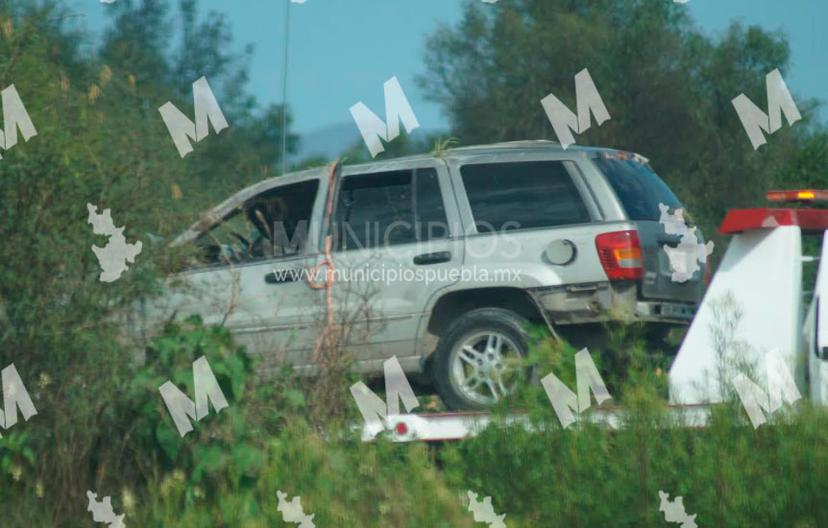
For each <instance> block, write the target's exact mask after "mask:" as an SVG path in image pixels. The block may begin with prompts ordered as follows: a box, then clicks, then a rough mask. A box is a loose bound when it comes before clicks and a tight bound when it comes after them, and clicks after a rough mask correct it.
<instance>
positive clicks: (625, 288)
mask: <svg viewBox="0 0 828 528" xmlns="http://www.w3.org/2000/svg"><path fill="white" fill-rule="evenodd" d="M529 293H530V295H532V297H533V298H534V299H535V302H536V303H537V305H538V306H539V307H540V308H541V309H542V310H543V311H544V312H545V315H546V317H547V318H548V320H549V322H550V323H552V324H556V325H567V324H581V323H596V322H604V321H624V320H628V321H630V322H633V321H643V322H658V323H674V324H679V325H687V324H689V323H690V320H691V319H693V316H694V315H695V313H696V307H697V304H696V303H689V302H675V301H660V300H641V299H640V298H639V293H638V285H637V283H636V282H635V281H619V282H606V281H605V282H596V283H588V284H572V285H566V286H549V287H544V288H535V289H532V290H530V291H529Z"/></svg>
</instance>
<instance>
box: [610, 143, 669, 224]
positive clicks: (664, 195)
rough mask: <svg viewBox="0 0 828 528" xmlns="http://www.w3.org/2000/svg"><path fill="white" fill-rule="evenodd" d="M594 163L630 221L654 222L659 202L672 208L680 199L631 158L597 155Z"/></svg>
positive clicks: (648, 170) (646, 167) (659, 215)
mask: <svg viewBox="0 0 828 528" xmlns="http://www.w3.org/2000/svg"><path fill="white" fill-rule="evenodd" d="M595 164H596V165H598V168H599V169H601V172H603V173H604V175H606V177H607V180H608V181H609V183H610V185H611V186H612V189H613V190H614V191H615V194H617V195H618V199H619V200H621V203H622V204H623V205H624V209H626V211H627V216H629V217H630V220H652V221H655V222H658V220H659V218H661V212H660V211H659V209H658V204H660V203H663V204H666V205H668V206H669V207H670V209H676V208H679V207H681V202H679V199H678V198H676V195H675V194H673V191H671V190H670V188H669V187H667V184H666V183H664V181H662V179H661V178H659V177H658V175H657V174H656V173H655V172H653V171H652V169H650V167H649V166H647V165H645V164H643V163H641V162H639V161H636V160H633V159H618V158H605V157H598V158H596V159H595Z"/></svg>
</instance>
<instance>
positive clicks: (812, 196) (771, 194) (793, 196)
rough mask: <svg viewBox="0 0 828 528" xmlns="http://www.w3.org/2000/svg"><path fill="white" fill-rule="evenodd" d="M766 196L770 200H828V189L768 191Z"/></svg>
mask: <svg viewBox="0 0 828 528" xmlns="http://www.w3.org/2000/svg"><path fill="white" fill-rule="evenodd" d="M765 197H766V198H767V199H768V201H770V202H816V201H826V200H828V191H823V190H817V189H795V190H791V191H768V192H767V194H765Z"/></svg>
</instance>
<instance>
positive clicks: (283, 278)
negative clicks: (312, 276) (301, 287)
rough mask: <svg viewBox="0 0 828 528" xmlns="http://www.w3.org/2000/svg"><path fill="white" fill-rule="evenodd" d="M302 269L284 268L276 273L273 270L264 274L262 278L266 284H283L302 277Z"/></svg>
mask: <svg viewBox="0 0 828 528" xmlns="http://www.w3.org/2000/svg"><path fill="white" fill-rule="evenodd" d="M302 271H303V270H302V269H301V268H294V269H285V270H280V272H279V274H278V275H277V274H276V272H275V271H271V272H270V273H268V274H267V275H265V276H264V280H265V282H266V283H267V284H285V283H288V282H296V281H298V280H299V279H300V278H301V277H302Z"/></svg>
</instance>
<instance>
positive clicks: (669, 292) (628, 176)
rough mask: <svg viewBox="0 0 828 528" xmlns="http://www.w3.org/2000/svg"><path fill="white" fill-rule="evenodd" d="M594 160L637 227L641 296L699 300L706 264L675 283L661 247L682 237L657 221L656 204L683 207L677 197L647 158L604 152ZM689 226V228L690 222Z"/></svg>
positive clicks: (674, 243)
mask: <svg viewBox="0 0 828 528" xmlns="http://www.w3.org/2000/svg"><path fill="white" fill-rule="evenodd" d="M594 161H595V164H596V165H597V166H598V168H599V169H600V170H601V172H602V173H603V174H604V176H605V177H606V178H607V181H608V182H609V184H610V186H611V187H612V189H613V190H614V191H615V194H616V196H617V197H618V199H619V201H620V202H621V205H622V206H623V207H624V210H625V211H626V213H627V217H628V218H629V219H630V220H631V221H632V222H633V223H634V224H635V225H636V228H637V229H638V236H639V239H640V241H641V250H642V253H643V261H644V278H643V280H642V282H641V286H640V293H641V296H642V297H643V298H644V299H658V300H666V301H681V302H694V303H695V302H698V301H699V300H700V299H701V297H702V294H703V292H704V273H705V269H706V265H704V264H699V270H698V271H697V272H696V273H695V274H694V275H693V276H692V278H690V280H688V281H687V282H675V281H673V278H672V277H673V270H672V268H671V267H670V260H669V258H668V257H667V252H666V251H664V246H671V247H676V246H678V244H679V242H680V241H681V236H680V235H668V234H667V233H666V232H665V230H664V226H663V225H662V224H661V223H660V222H659V220H660V218H661V211H660V209H659V204H665V205H667V206H668V207H669V208H670V209H669V212H670V213H674V212H675V210H676V209H681V208H683V206H682V205H681V202H680V201H679V199H678V198H677V197H676V195H675V194H673V191H671V190H670V188H669V187H668V186H667V184H666V183H664V181H663V180H662V179H661V178H659V177H658V175H657V174H656V173H655V172H654V171H653V170H652V168H650V166H649V165H648V164H647V160H646V159H644V158H642V157H641V156H638V155H637V154H630V153H627V152H619V151H603V152H600V153H598V155H597V157H596V158H595V159H594ZM685 220H687V217H686V215H685ZM688 227H692V225H689V222H688ZM696 235H697V237H698V241H699V243H701V244H703V243H704V238H703V236H702V233H701V231H700V230H697V231H696Z"/></svg>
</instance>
